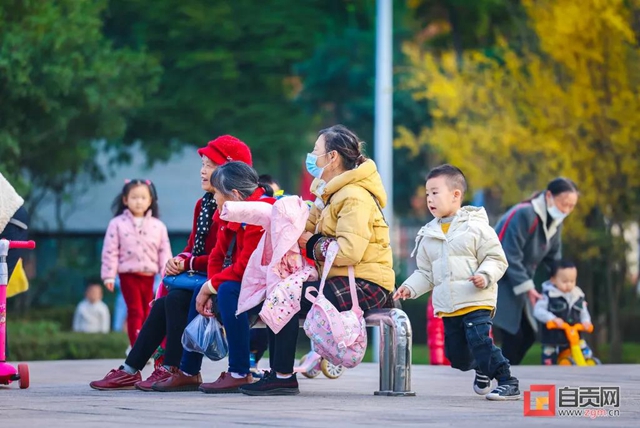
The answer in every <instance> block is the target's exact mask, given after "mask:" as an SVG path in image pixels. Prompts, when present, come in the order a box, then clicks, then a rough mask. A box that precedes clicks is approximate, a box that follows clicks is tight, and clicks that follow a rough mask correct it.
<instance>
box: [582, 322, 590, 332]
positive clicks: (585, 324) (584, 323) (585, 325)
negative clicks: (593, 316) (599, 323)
mask: <svg viewBox="0 0 640 428" xmlns="http://www.w3.org/2000/svg"><path fill="white" fill-rule="evenodd" d="M582 325H583V326H584V329H585V330H586V331H588V332H589V331H591V330H592V329H593V324H591V323H590V322H583V323H582Z"/></svg>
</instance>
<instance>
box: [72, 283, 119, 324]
mask: <svg viewBox="0 0 640 428" xmlns="http://www.w3.org/2000/svg"><path fill="white" fill-rule="evenodd" d="M84 297H85V298H84V300H83V301H82V302H80V303H79V304H78V307H77V308H76V312H75V314H74V315H73V331H75V332H78V333H109V324H110V323H111V316H110V315H109V308H108V307H107V305H106V304H105V303H104V302H103V301H102V286H101V285H100V284H99V283H97V282H90V283H89V284H88V285H87V287H86V289H85V292H84Z"/></svg>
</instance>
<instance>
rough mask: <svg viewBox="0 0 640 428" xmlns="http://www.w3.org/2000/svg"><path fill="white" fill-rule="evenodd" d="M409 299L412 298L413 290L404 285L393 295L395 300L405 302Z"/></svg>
mask: <svg viewBox="0 0 640 428" xmlns="http://www.w3.org/2000/svg"><path fill="white" fill-rule="evenodd" d="M409 298H411V290H409V287H405V286H404V285H403V286H401V287H400V288H398V289H397V290H396V292H395V293H393V300H398V299H402V300H405V299H409Z"/></svg>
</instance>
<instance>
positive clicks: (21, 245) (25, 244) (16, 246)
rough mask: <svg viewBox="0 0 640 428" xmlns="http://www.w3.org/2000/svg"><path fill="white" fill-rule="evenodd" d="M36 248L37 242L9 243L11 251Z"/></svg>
mask: <svg viewBox="0 0 640 428" xmlns="http://www.w3.org/2000/svg"><path fill="white" fill-rule="evenodd" d="M34 248H36V243H35V241H9V249H10V250H13V249H22V250H33V249H34Z"/></svg>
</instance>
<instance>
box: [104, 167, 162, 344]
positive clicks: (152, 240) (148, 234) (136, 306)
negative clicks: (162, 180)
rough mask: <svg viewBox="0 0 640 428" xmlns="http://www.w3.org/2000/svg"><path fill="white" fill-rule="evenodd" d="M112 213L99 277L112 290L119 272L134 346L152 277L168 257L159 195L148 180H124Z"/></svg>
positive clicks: (149, 296) (150, 297)
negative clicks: (159, 212) (159, 209)
mask: <svg viewBox="0 0 640 428" xmlns="http://www.w3.org/2000/svg"><path fill="white" fill-rule="evenodd" d="M113 211H114V214H115V217H114V218H113V219H112V220H111V221H110V222H109V227H108V228H107V233H106V235H105V237H104V246H103V247H102V272H101V276H102V281H103V282H104V285H105V287H106V288H107V289H108V290H109V291H113V283H114V280H115V277H116V275H119V276H120V286H121V290H122V296H123V297H124V301H125V303H126V304H127V332H128V334H129V342H130V344H131V346H133V344H134V342H135V341H136V339H137V337H138V333H139V332H140V328H141V327H142V324H143V323H144V320H145V319H146V318H147V315H149V309H150V307H149V303H150V302H151V301H152V300H153V279H154V276H155V275H156V274H157V273H160V274H161V275H164V266H165V265H166V264H167V261H168V260H169V259H170V258H171V247H170V245H169V234H168V233H167V227H166V226H165V225H164V223H162V222H161V221H160V220H159V219H158V197H157V193H156V189H155V186H154V185H153V183H151V181H150V180H138V179H136V180H127V181H125V185H124V187H123V188H122V193H121V194H120V195H118V197H117V198H116V199H115V201H114V202H113Z"/></svg>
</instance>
